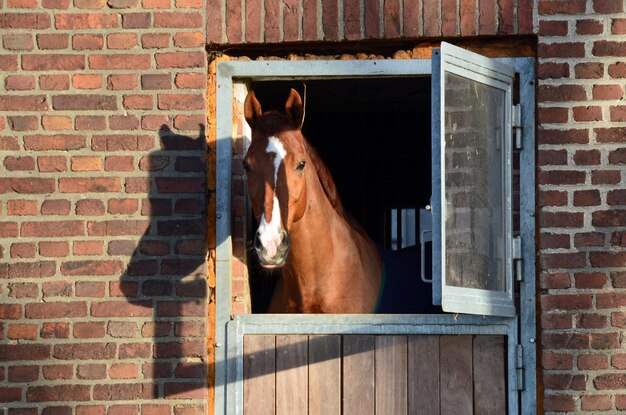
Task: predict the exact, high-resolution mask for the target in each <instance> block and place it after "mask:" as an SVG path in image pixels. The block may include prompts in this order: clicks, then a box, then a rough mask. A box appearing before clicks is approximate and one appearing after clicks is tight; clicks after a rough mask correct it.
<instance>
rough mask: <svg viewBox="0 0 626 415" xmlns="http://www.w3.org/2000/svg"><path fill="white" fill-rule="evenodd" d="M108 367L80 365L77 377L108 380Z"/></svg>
mask: <svg viewBox="0 0 626 415" xmlns="http://www.w3.org/2000/svg"><path fill="white" fill-rule="evenodd" d="M106 369H107V368H106V365H99V364H85V365H78V366H77V370H76V376H77V377H78V379H88V380H98V379H105V378H106Z"/></svg>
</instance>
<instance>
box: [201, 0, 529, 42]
mask: <svg viewBox="0 0 626 415" xmlns="http://www.w3.org/2000/svg"><path fill="white" fill-rule="evenodd" d="M207 10H208V15H209V16H214V18H212V19H209V22H208V25H207V42H208V43H214V44H230V45H235V44H242V43H279V42H295V41H328V42H336V41H342V40H364V39H399V38H416V37H425V38H438V37H441V36H444V37H449V36H477V35H481V36H482V35H505V34H508V35H511V34H532V33H533V0H480V1H477V0H368V1H360V0H338V1H336V0H302V1H296V0H285V1H279V0H226V1H225V2H221V1H218V0H207Z"/></svg>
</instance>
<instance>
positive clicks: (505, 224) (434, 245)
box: [215, 43, 536, 414]
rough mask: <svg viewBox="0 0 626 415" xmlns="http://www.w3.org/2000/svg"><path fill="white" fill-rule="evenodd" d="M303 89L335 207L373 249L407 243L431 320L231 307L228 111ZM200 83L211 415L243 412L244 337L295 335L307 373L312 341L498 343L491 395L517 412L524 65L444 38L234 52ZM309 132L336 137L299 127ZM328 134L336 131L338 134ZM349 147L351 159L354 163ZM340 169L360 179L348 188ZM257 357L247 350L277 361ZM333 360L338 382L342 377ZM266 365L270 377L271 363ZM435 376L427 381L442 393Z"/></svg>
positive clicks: (529, 217) (233, 202)
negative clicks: (497, 372)
mask: <svg viewBox="0 0 626 415" xmlns="http://www.w3.org/2000/svg"><path fill="white" fill-rule="evenodd" d="M304 84H306V85H307V91H306V95H307V106H308V107H307V113H306V114H307V115H306V120H305V125H304V128H305V129H304V130H303V131H304V133H305V135H306V136H307V138H308V139H309V140H310V141H311V143H312V144H313V145H314V146H315V147H316V148H317V150H318V151H319V153H320V155H321V157H322V158H323V159H324V161H325V162H326V163H327V165H328V166H329V168H330V170H331V171H332V173H333V177H334V178H335V179H336V181H337V183H338V186H339V187H340V189H344V190H347V193H344V194H342V195H341V196H342V199H343V200H344V204H345V205H346V207H347V208H348V210H349V211H350V212H351V213H352V214H353V215H354V216H356V217H357V218H358V220H359V222H360V223H361V224H362V225H363V226H364V227H365V228H367V230H368V233H369V234H370V236H372V237H373V239H375V240H376V241H377V242H378V243H379V244H380V245H384V246H386V247H388V248H390V249H402V248H405V247H407V246H411V245H413V244H415V245H416V247H417V249H418V250H419V251H421V257H422V261H421V267H416V271H415V276H414V277H415V278H422V279H423V280H429V281H432V289H433V296H434V302H435V304H439V305H441V306H442V309H443V312H442V313H438V314H432V315H425V314H421V315H415V314H410V315H374V314H365V315H273V314H269V315H268V314H263V313H257V312H256V311H255V310H250V309H245V308H244V307H239V308H238V306H240V305H241V304H243V303H244V302H245V295H242V294H241V293H240V292H238V290H240V289H241V287H242V286H247V284H248V282H250V283H251V284H255V283H256V282H253V281H252V279H250V281H248V280H247V279H245V278H243V277H241V275H243V274H242V273H243V272H250V271H251V268H252V267H251V266H248V267H246V266H245V261H244V262H241V260H242V257H241V256H240V254H241V253H242V252H245V243H246V236H245V235H246V233H247V229H249V228H250V227H252V226H253V224H252V223H246V220H249V219H250V218H249V217H246V215H245V194H244V190H243V189H244V188H245V187H244V184H243V180H242V179H241V177H242V175H243V172H237V169H238V168H240V166H241V160H240V159H237V157H241V156H238V154H243V151H244V150H245V142H242V141H237V140H234V139H233V138H234V137H242V136H245V135H246V131H245V130H246V128H247V126H246V125H245V121H244V120H243V117H242V116H241V114H239V113H240V112H241V107H242V105H241V104H242V102H243V99H244V98H245V96H246V93H247V91H248V90H249V89H250V88H254V90H255V92H256V93H258V94H265V96H264V97H263V98H262V101H263V102H264V103H266V102H270V101H272V99H274V100H275V101H276V105H277V106H282V105H284V99H285V95H281V93H278V92H277V91H278V90H279V89H280V88H285V89H286V90H287V91H288V88H291V87H295V88H296V89H298V90H299V91H300V93H301V95H304V94H305V93H304V90H303V88H304V87H303V85H304ZM215 90H216V94H217V108H216V112H217V126H216V128H217V137H218V140H217V150H216V155H217V161H216V164H217V171H216V175H217V188H216V200H217V203H216V205H217V212H216V222H217V226H216V238H217V248H216V277H217V282H216V292H215V301H216V338H215V347H216V349H215V350H216V380H215V402H216V403H215V405H216V413H219V414H223V413H244V410H243V401H244V398H243V397H244V396H246V395H245V392H244V389H245V388H244V383H245V379H246V373H247V372H246V370H248V369H246V366H245V365H246V364H253V363H254V361H253V360H245V359H246V356H248V355H247V354H246V353H247V352H246V349H245V347H246V346H245V340H244V339H245V338H246V337H247V336H255V335H261V336H266V337H267V338H268V339H270V340H272V339H278V338H279V336H283V337H281V341H282V340H285V341H287V340H289V341H292V340H293V339H295V338H296V337H297V336H303V337H299V339H300V340H297V344H298V345H299V346H301V347H300V349H302V351H303V355H307V353H309V354H308V355H307V356H308V357H307V359H309V361H308V363H307V362H306V361H304V360H303V361H302V362H300V361H298V362H297V364H295V367H297V368H301V366H302V367H304V369H303V370H302V372H303V373H309V374H310V373H312V372H311V371H310V370H309V369H310V368H309V366H307V365H308V364H309V363H311V362H312V363H316V362H317V361H316V360H315V358H311V356H312V355H311V354H310V353H311V352H310V351H311V350H312V349H311V348H310V347H311V345H312V344H313V345H314V343H315V341H316V340H317V341H319V339H316V337H315V336H319V335H342V336H351V335H358V336H361V335H364V336H380V337H389V338H391V337H398V336H399V337H402V336H407V335H410V336H416V337H417V338H419V337H421V336H432V335H435V336H442V337H445V336H448V337H450V338H452V337H455V338H456V337H462V336H457V335H472V336H477V337H480V336H496V337H498V336H500V339H499V342H500V343H499V344H500V345H501V346H499V347H500V348H499V349H498V352H497V353H494V354H493V355H494V356H496V355H500V356H502V354H503V355H504V357H502V359H503V361H502V359H501V361H500V362H499V363H498V364H499V367H500V368H502V375H501V377H504V378H505V379H503V380H502V383H501V384H502V385H505V386H504V387H505V388H506V392H503V393H506V396H502V395H500V398H501V400H502V401H503V402H505V406H506V408H507V409H506V411H507V413H509V414H516V413H533V412H534V405H536V394H535V389H534V388H535V383H534V379H535V366H536V365H535V354H536V351H535V344H536V341H535V304H536V302H535V281H534V272H535V266H534V252H535V249H534V233H535V218H534V209H535V199H534V188H535V182H534V180H535V178H534V174H535V172H534V163H535V152H534V151H535V150H534V147H535V146H534V112H533V111H534V60H533V59H532V58H499V59H488V58H485V57H482V56H480V55H477V54H474V53H470V52H468V51H465V50H462V49H459V48H456V47H454V46H452V45H448V44H445V43H442V46H441V48H440V49H433V58H432V60H431V59H414V60H413V59H410V60H399V59H398V60H396V59H378V60H361V61H359V60H308V61H304V60H265V61H263V60H258V61H250V60H243V59H242V60H241V61H236V60H233V61H224V62H220V63H218V65H217V73H216V88H215ZM348 97H350V98H348ZM520 108H521V110H520ZM338 114H339V115H338ZM338 116H344V117H346V119H347V120H348V121H347V122H342V120H338V119H336V118H337V117H338ZM237 117H239V119H238V118H237ZM375 117H376V118H378V119H379V120H380V123H379V125H378V126H377V127H376V128H374V127H373V126H372V120H374V118H375ZM325 124H326V125H332V126H333V128H334V129H335V133H336V135H333V136H329V135H327V134H326V133H324V132H323V131H322V130H318V131H315V130H313V129H317V128H321V127H322V126H324V125H325ZM342 125H343V126H346V125H347V126H348V128H349V129H348V130H340V129H339V128H340V126H342ZM384 127H387V128H384ZM341 128H343V127H341ZM522 130H523V135H522V136H523V139H518V134H517V133H518V132H519V131H522ZM372 131H373V132H374V134H373V135H372V137H371V138H366V137H368V134H369V133H370V132H372ZM346 137H350V138H346ZM244 141H245V140H244ZM513 141H515V143H513ZM518 141H520V143H518ZM521 144H523V148H522V146H521ZM355 151H361V153H359V155H360V157H359V158H358V159H357V157H355V156H353V155H354V154H355ZM363 160H367V161H363ZM357 161H359V162H357ZM372 166H375V167H372ZM377 170H381V171H382V173H381V172H379V171H377ZM394 171H395V173H394ZM352 173H354V174H357V175H358V177H359V178H363V177H366V179H362V180H358V181H355V180H354V179H353V177H354V176H351V174H352ZM237 175H238V176H237ZM392 177H393V181H392V180H389V179H390V178H392ZM237 179H239V180H240V181H239V182H237V181H236V180H237ZM513 183H515V184H516V185H515V186H513ZM521 241H523V242H524V243H521ZM244 259H245V258H244ZM522 261H523V262H522ZM522 263H523V267H522ZM420 268H421V269H420ZM242 269H243V271H242ZM420 274H421V275H420ZM246 277H247V275H246ZM261 277H263V276H261ZM259 281H261V283H265V282H266V280H262V279H259ZM257 282H258V281H257ZM267 292H270V293H271V288H270V289H268V291H267ZM241 298H244V300H243V301H241V300H240V299H241ZM237 301H240V302H239V303H238V302H237ZM260 308H261V309H262V308H263V307H262V306H261V307H260ZM449 335H451V336H449ZM291 336H296V337H293V338H292V337H291ZM307 336H309V338H308V340H307ZM387 340H389V339H381V341H382V342H383V343H385V341H387ZM448 340H449V339H448ZM294 341H296V340H294ZM312 342H313V343H312ZM341 342H343V340H342V341H341ZM341 342H339V344H343V343H341ZM470 346H471V343H470ZM474 349H475V350H478V349H480V347H477V348H474ZM268 350H269V352H267V351H266V352H264V353H257V354H253V355H251V356H252V357H253V358H254V359H257V358H259V359H260V358H261V357H263V356H266V355H267V356H270V357H272V356H273V357H278V356H279V353H278V352H276V351H275V350H274V349H268ZM276 350H278V349H276ZM342 350H343V349H342ZM468 350H469V349H468ZM344 352H345V350H344ZM370 352H371V350H370ZM501 352H502V353H501ZM342 353H343V352H342ZM358 355H359V356H360V355H361V353H359V354H358ZM377 356H378V355H377ZM468 356H469V358H468V365H470V366H471V365H472V364H473V363H472V356H471V354H469V355H468ZM343 357H345V354H344V355H342V358H343ZM251 359H252V358H251ZM311 359H312V360H311ZM305 360H306V359H305ZM328 360H329V361H330V360H331V359H328ZM444 360H446V359H444ZM376 361H378V360H376ZM433 361H437V362H439V361H440V360H439V359H433ZM245 362H248V363H245ZM342 364H343V363H340V364H339V366H337V367H339V368H340V369H339V370H338V371H337V373H338V375H337V376H338V377H341V376H342V373H343V374H345V373H346V372H345V371H344V369H343V368H344V366H341V365H342ZM288 366H289V365H288ZM292 366H293V365H292ZM292 366H289V367H292ZM402 366H403V367H405V366H407V365H406V364H403V365H402ZM249 367H250V366H248V368H249ZM273 367H274V368H275V369H276V370H277V371H278V367H279V365H278V363H276V365H275V366H273ZM263 370H265V369H263ZM476 370H477V371H478V372H481V373H485V371H484V370H479V369H476ZM285 371H286V370H285ZM263 373H265V372H263ZM277 373H278V372H277ZM451 373H452V372H451ZM454 373H456V372H454ZM454 373H452V374H451V376H452V375H454ZM487 373H490V372H489V371H487ZM449 374H450V373H449ZM444 375H446V374H445V373H443V372H439V373H436V374H434V375H433V377H432V379H438V380H441V382H442V383H441V385H447V383H446V382H445V381H444ZM271 376H273V375H270V378H271ZM276 376H278V375H276ZM263 379H264V378H263ZM325 380H326V379H324V381H325ZM340 381H341V382H342V381H343V378H341V380H340ZM338 382H339V381H338ZM265 383H267V384H268V385H274V383H272V382H271V381H269V382H265ZM453 383H454V382H453ZM349 386H350V388H352V387H353V385H349ZM416 390H417V389H416ZM422 392H423V391H422V390H419V392H418V394H419V393H422ZM474 392H475V391H474ZM474 392H472V390H471V388H470V393H469V396H470V397H469V398H468V399H470V400H471V399H476V395H474V396H473V398H472V397H471V394H472V393H474ZM455 393H456V392H455ZM416 413H418V412H416ZM499 413H504V411H500V412H499Z"/></svg>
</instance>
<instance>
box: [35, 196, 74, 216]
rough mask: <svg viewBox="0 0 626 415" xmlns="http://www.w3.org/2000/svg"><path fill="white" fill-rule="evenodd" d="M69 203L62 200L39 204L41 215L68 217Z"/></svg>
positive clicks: (51, 200)
mask: <svg viewBox="0 0 626 415" xmlns="http://www.w3.org/2000/svg"><path fill="white" fill-rule="evenodd" d="M70 207H71V203H70V202H69V200H64V199H48V200H44V201H43V203H42V204H41V214H42V215H64V216H65V215H68V214H69V213H70Z"/></svg>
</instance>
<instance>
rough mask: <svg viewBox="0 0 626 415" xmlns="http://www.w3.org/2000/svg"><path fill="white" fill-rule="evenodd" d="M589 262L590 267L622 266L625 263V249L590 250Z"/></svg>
mask: <svg viewBox="0 0 626 415" xmlns="http://www.w3.org/2000/svg"><path fill="white" fill-rule="evenodd" d="M622 223H623V222H622ZM589 262H590V263H591V266H592V267H596V268H605V267H615V268H621V267H624V265H625V264H626V251H621V252H590V253H589Z"/></svg>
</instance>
